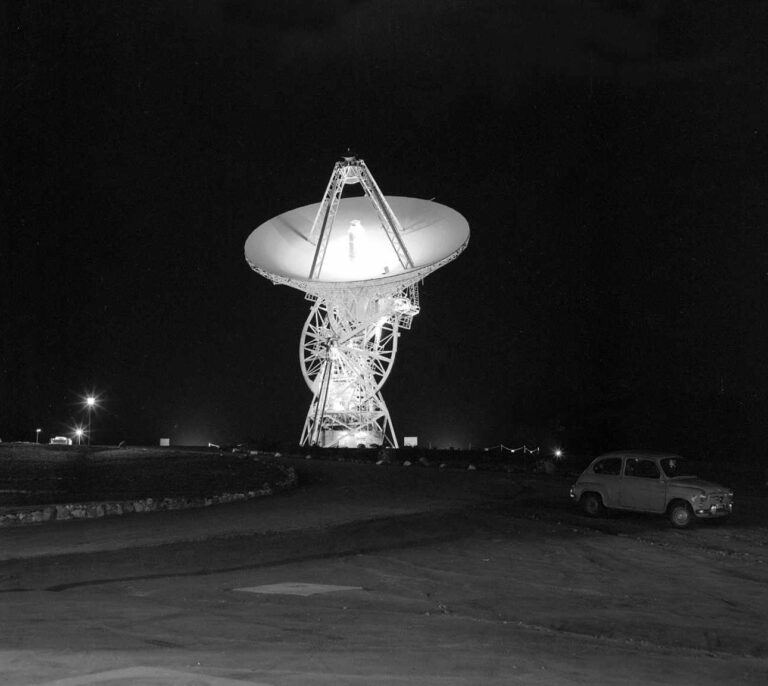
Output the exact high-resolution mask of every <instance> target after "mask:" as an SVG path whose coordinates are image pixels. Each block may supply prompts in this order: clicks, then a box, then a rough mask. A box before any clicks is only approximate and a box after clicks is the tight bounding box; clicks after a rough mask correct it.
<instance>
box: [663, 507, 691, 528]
mask: <svg viewBox="0 0 768 686" xmlns="http://www.w3.org/2000/svg"><path fill="white" fill-rule="evenodd" d="M693 520H694V516H693V510H692V509H691V506H690V505H689V504H688V503H684V502H682V501H678V502H676V503H672V505H671V506H670V508H669V521H670V523H671V524H672V526H674V527H675V528H677V529H687V528H688V527H689V526H691V524H693Z"/></svg>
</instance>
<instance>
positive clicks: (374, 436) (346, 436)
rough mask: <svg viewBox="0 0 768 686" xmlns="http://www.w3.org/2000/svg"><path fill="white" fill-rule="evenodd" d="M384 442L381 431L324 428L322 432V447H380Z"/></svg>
mask: <svg viewBox="0 0 768 686" xmlns="http://www.w3.org/2000/svg"><path fill="white" fill-rule="evenodd" d="M383 444H384V436H383V435H382V434H381V432H379V431H349V430H346V429H324V430H322V431H321V432H320V436H319V440H318V443H317V445H318V447H320V448H373V447H376V448H378V447H379V446H381V445H383Z"/></svg>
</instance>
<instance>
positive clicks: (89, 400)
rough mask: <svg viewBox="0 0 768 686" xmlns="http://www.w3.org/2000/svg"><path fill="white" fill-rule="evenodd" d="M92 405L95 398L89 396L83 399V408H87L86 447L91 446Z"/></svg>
mask: <svg viewBox="0 0 768 686" xmlns="http://www.w3.org/2000/svg"><path fill="white" fill-rule="evenodd" d="M94 405H96V398H94V397H93V396H92V395H89V396H88V397H87V398H86V399H85V406H86V407H87V408H88V445H90V444H91V411H92V410H93V407H94Z"/></svg>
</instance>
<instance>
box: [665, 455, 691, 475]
mask: <svg viewBox="0 0 768 686" xmlns="http://www.w3.org/2000/svg"><path fill="white" fill-rule="evenodd" d="M659 462H660V463H661V468H662V469H663V470H664V473H665V474H666V475H667V476H668V477H670V478H672V477H675V476H696V474H697V472H698V469H697V464H696V462H694V461H693V460H684V459H683V458H682V457H664V458H662V459H661V460H659Z"/></svg>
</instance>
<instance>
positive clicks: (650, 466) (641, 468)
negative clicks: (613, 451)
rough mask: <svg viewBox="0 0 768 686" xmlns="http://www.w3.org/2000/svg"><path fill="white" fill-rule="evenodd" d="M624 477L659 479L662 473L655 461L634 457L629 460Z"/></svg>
mask: <svg viewBox="0 0 768 686" xmlns="http://www.w3.org/2000/svg"><path fill="white" fill-rule="evenodd" d="M624 475H625V476H637V477H640V478H643V479H658V478H659V477H660V476H661V472H660V471H659V468H658V467H657V466H656V463H655V462H654V461H653V460H643V459H641V458H638V457H633V458H630V459H628V460H627V466H626V467H625V468H624Z"/></svg>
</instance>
